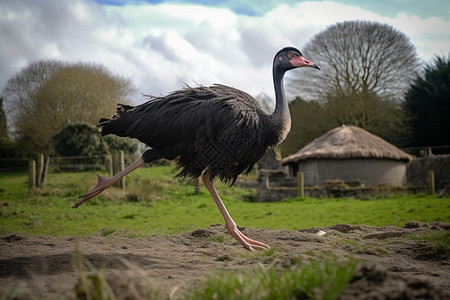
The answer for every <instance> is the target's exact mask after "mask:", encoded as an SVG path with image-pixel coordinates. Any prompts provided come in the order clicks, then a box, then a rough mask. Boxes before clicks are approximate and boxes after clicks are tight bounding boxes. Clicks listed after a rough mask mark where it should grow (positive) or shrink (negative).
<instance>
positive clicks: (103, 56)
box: [0, 0, 450, 97]
mask: <svg viewBox="0 0 450 300" xmlns="http://www.w3.org/2000/svg"><path fill="white" fill-rule="evenodd" d="M351 19H364V20H374V21H379V22H384V23H389V24H392V25H393V26H395V27H396V28H398V29H399V30H400V31H402V32H404V33H406V34H407V35H408V36H410V38H411V41H412V42H413V43H414V44H415V45H416V46H417V47H418V51H419V54H420V55H421V56H422V57H423V58H425V59H427V60H428V59H430V58H431V57H432V55H433V53H438V54H440V53H441V52H443V53H444V54H446V53H447V52H448V51H449V49H450V44H449V43H450V42H449V41H450V36H449V32H450V23H449V22H448V21H444V20H442V19H439V18H429V19H425V20H424V19H420V18H418V17H417V16H408V15H406V14H401V13H399V14H398V15H397V16H396V17H395V18H387V17H382V16H379V15H377V14H375V13H372V12H370V11H367V10H363V9H361V8H359V7H353V6H348V5H344V4H339V3H334V2H331V1H327V2H317V1H309V2H300V3H296V4H291V5H288V4H281V5H279V6H277V7H275V8H273V9H272V10H270V11H268V12H267V13H266V14H264V15H260V16H244V15H237V14H235V13H233V12H232V11H231V10H228V9H225V8H213V7H206V6H199V5H174V4H158V5H152V4H140V5H125V6H100V5H98V4H96V3H95V2H90V1H88V0H77V1H52V0H35V1H32V2H30V1H25V0H15V1H6V2H5V1H2V2H0V40H1V41H2V42H1V44H0V88H1V87H2V86H3V85H4V83H5V82H6V80H7V79H8V78H9V77H11V76H12V75H13V74H14V73H16V72H17V71H19V70H20V68H23V67H25V66H26V65H27V64H29V63H30V62H32V61H35V60H37V59H43V58H50V57H57V58H60V59H63V60H66V61H80V60H81V61H90V62H95V63H101V64H103V65H105V66H106V67H108V68H109V69H110V70H111V71H113V72H114V73H116V74H119V75H122V76H125V77H129V78H131V79H132V80H133V81H134V83H135V85H136V86H137V88H138V90H139V91H140V92H143V93H152V94H155V95H159V94H166V93H168V92H170V91H172V90H174V89H177V88H180V87H181V85H182V83H183V82H186V83H188V84H191V85H195V82H197V83H199V84H203V85H210V84H212V83H223V84H228V85H231V86H235V87H237V88H240V89H243V90H245V91H247V92H249V93H251V94H252V95H257V94H259V93H260V92H261V91H264V92H265V93H266V94H268V95H269V96H271V97H273V91H272V78H271V64H272V59H273V55H274V54H275V52H276V51H278V50H279V49H280V48H282V47H284V46H297V47H298V48H299V49H300V50H301V49H302V47H303V46H304V45H305V44H306V43H307V42H308V41H309V40H310V39H311V38H312V37H313V36H314V34H316V33H318V32H319V31H321V30H324V29H325V28H326V27H327V26H328V25H333V24H334V23H336V22H338V21H344V20H351ZM304 54H305V57H308V54H307V53H304ZM318 63H320V62H318Z"/></svg>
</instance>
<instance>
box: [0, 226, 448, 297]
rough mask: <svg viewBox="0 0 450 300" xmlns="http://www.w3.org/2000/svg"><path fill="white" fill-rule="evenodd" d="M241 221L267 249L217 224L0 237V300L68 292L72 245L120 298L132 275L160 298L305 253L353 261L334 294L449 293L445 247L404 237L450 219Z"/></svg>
mask: <svg viewBox="0 0 450 300" xmlns="http://www.w3.org/2000/svg"><path fill="white" fill-rule="evenodd" d="M240 229H241V230H242V231H243V232H244V233H245V234H246V235H247V236H249V237H251V238H254V239H256V240H259V241H262V242H264V243H266V244H269V245H270V246H271V247H272V248H274V252H273V253H272V254H271V255H265V254H264V252H261V251H257V252H254V253H253V252H249V251H247V250H245V249H244V248H243V247H242V246H241V245H240V244H238V242H236V241H235V240H234V239H232V238H231V237H230V236H229V235H228V234H227V233H226V231H225V228H224V226H223V225H221V224H216V225H211V226H210V227H208V228H205V229H197V230H194V231H191V232H186V233H183V234H176V235H167V236H151V237H148V238H137V237H131V238H130V237H126V233H125V232H115V233H113V234H109V235H106V236H101V235H102V233H99V234H98V235H95V236H87V237H49V236H26V235H19V234H12V235H7V236H5V235H4V236H0V292H1V293H0V298H1V299H4V298H7V297H10V298H14V297H15V298H14V299H20V298H30V297H29V296H30V295H32V296H33V297H36V296H37V297H39V298H43V299H49V298H54V299H60V298H62V297H64V296H65V297H67V298H73V297H74V295H75V287H76V285H77V282H78V280H79V274H78V271H77V270H76V269H77V268H74V265H73V259H74V253H75V250H76V249H79V250H80V251H81V253H82V254H83V255H84V261H85V265H87V268H91V269H95V270H103V271H104V273H105V274H106V275H105V276H107V278H108V283H109V285H110V286H111V288H112V289H113V292H114V293H115V295H116V296H117V298H118V299H131V298H133V297H131V296H130V295H132V294H133V293H134V295H135V296H136V295H138V294H139V289H138V288H137V289H136V287H135V285H134V284H133V283H132V281H135V280H140V279H142V278H144V277H145V278H146V279H149V280H150V281H151V283H152V285H153V286H154V287H155V288H156V289H158V290H159V291H160V293H162V296H163V299H164V298H166V299H167V298H169V297H170V298H171V299H182V298H183V297H184V296H185V294H186V292H187V291H188V290H190V289H192V288H195V287H197V286H198V285H199V283H201V282H203V281H204V280H205V279H206V278H207V276H209V275H212V274H215V273H217V272H218V271H222V270H225V271H236V270H242V271H246V270H251V269H254V268H256V267H257V266H258V265H261V264H262V265H265V266H269V265H270V266H275V267H279V268H283V267H289V266H292V265H293V264H295V263H299V262H300V263H308V261H309V259H310V258H313V259H318V260H320V259H324V258H330V259H343V258H345V257H354V258H357V259H358V261H360V262H359V264H358V267H357V271H356V274H355V276H354V279H353V280H352V282H351V283H350V284H349V285H348V287H347V288H346V290H345V291H344V293H343V295H341V299H450V259H449V256H448V252H445V251H438V250H436V249H435V247H433V245H431V244H430V243H428V242H425V241H414V240H412V239H411V238H408V236H409V235H411V234H420V233H422V232H433V231H448V230H450V224H443V223H430V224H421V223H417V222H411V223H408V224H406V225H405V226H404V227H403V228H397V227H392V226H385V227H370V226H359V225H347V224H338V225H334V226H331V227H326V228H310V229H303V230H299V231H288V230H268V229H254V228H240ZM319 231H324V232H325V233H326V234H325V235H320V234H318V232H319ZM103 234H106V233H103ZM5 296H6V297H5Z"/></svg>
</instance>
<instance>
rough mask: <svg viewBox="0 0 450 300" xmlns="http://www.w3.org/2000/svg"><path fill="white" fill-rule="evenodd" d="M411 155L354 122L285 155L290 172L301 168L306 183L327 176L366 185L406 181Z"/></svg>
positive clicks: (318, 182) (316, 182)
mask: <svg viewBox="0 0 450 300" xmlns="http://www.w3.org/2000/svg"><path fill="white" fill-rule="evenodd" d="M411 159H412V158H411V156H410V155H409V154H407V153H405V152H403V151H401V150H400V149H398V148H397V147H395V146H394V145H392V144H389V143H388V142H386V141H385V140H383V139H381V138H380V137H378V136H375V135H373V134H371V133H369V132H367V131H365V130H364V129H361V128H359V127H355V126H342V127H338V128H335V129H333V130H330V131H329V132H327V133H325V134H324V135H323V136H321V137H319V138H317V139H315V140H314V141H312V142H311V143H309V144H308V145H306V146H305V147H303V148H302V149H300V150H299V151H298V152H296V153H294V154H292V155H290V156H288V157H286V158H284V159H283V160H282V161H281V164H282V165H287V166H289V174H290V175H291V176H295V175H296V174H297V172H298V171H299V172H303V173H304V178H305V185H306V186H319V185H323V184H324V183H325V182H326V181H328V180H336V179H338V180H343V181H344V182H354V181H359V182H361V183H362V184H364V185H365V186H375V185H378V184H388V185H393V186H402V185H405V182H406V163H408V162H409V161H411Z"/></svg>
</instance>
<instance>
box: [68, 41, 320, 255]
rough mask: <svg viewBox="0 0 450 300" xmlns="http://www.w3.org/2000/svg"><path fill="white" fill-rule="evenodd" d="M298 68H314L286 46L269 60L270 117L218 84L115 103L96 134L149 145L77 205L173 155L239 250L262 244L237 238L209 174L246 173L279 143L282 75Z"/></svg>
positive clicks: (226, 178) (283, 122)
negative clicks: (197, 181) (195, 182)
mask: <svg viewBox="0 0 450 300" xmlns="http://www.w3.org/2000/svg"><path fill="white" fill-rule="evenodd" d="M298 67H312V68H316V69H319V70H320V67H319V66H318V65H317V64H315V63H312V62H310V61H307V60H306V59H304V58H303V57H302V54H301V53H300V51H299V50H297V49H295V48H292V47H286V48H284V49H282V50H280V51H279V52H278V53H277V54H276V55H275V58H274V60H273V82H274V86H275V96H276V106H275V110H274V112H273V113H272V114H271V115H268V114H266V113H264V112H263V110H262V109H261V107H260V105H259V104H258V102H257V101H256V100H255V99H254V98H253V97H251V96H250V95H248V94H247V93H245V92H243V91H240V90H238V89H235V88H232V87H228V86H225V85H219V84H215V85H212V86H210V87H204V86H198V87H195V88H191V87H185V88H183V89H181V90H177V91H174V92H172V93H170V94H168V95H167V96H163V97H153V96H148V97H149V100H148V101H147V102H146V103H143V104H141V105H138V106H129V105H123V104H118V108H117V113H116V115H115V116H114V117H113V118H112V119H111V120H110V119H105V118H102V119H100V121H99V124H98V126H99V127H101V133H102V135H108V134H115V135H117V136H121V137H131V138H136V139H138V140H139V141H141V142H142V143H144V144H146V145H147V146H149V147H150V148H149V149H148V150H146V151H145V152H144V153H143V154H142V156H141V158H139V159H138V160H137V161H136V162H134V163H133V164H131V165H130V166H128V167H127V168H126V169H124V170H123V171H121V172H119V173H118V174H116V175H114V176H112V177H111V178H106V177H103V176H100V175H97V179H98V182H97V185H96V186H95V187H94V188H93V189H92V190H90V191H89V192H87V193H86V194H84V195H82V196H80V198H82V200H81V201H79V202H78V203H76V204H75V205H74V206H73V208H77V207H79V206H80V205H82V204H83V203H84V202H86V201H87V200H89V199H92V198H93V197H95V196H97V195H98V194H100V193H101V192H102V191H104V190H105V189H107V188H109V187H110V186H111V185H113V184H114V183H115V182H117V181H118V180H119V179H121V178H122V177H124V176H126V175H127V174H129V173H130V172H132V171H133V170H135V169H137V168H139V167H141V166H143V165H144V164H146V163H149V162H152V161H154V160H157V159H160V158H165V159H168V160H175V161H176V162H177V164H178V167H179V169H180V172H179V173H178V175H177V176H182V177H186V176H187V177H192V178H197V177H199V176H201V177H202V181H203V183H204V185H205V187H206V189H207V190H208V191H209V193H210V194H211V196H212V198H213V199H214V202H215V203H216V205H217V207H218V208H219V210H220V212H221V214H222V216H223V218H224V220H225V227H226V229H227V230H228V232H229V233H230V234H231V235H232V236H233V237H234V238H235V239H236V240H238V241H239V242H240V243H241V244H242V245H243V246H244V247H245V248H246V249H248V250H250V251H253V250H254V248H256V249H270V247H269V246H268V245H266V244H264V243H261V242H258V241H255V240H252V239H250V238H248V237H247V236H245V235H244V234H243V233H242V232H241V231H239V229H238V228H237V226H236V223H235V222H234V221H233V219H232V218H231V216H230V214H229V213H228V211H227V209H226V208H225V206H224V204H223V202H222V200H221V199H220V196H219V195H218V193H217V191H216V189H215V187H214V183H213V179H214V178H215V177H218V178H220V180H221V181H222V182H224V183H229V184H230V186H232V185H233V183H234V182H235V180H236V178H237V177H238V175H239V174H241V173H246V174H248V173H249V172H250V171H251V170H252V168H253V166H254V165H255V164H256V163H257V162H258V161H259V160H260V158H261V157H262V156H263V155H264V153H265V152H266V150H267V149H268V148H271V147H275V146H277V145H278V144H280V143H281V142H282V141H283V140H284V139H285V138H286V136H287V134H288V132H289V130H290V128H291V116H290V113H289V108H288V103H287V100H286V99H285V95H284V88H283V76H284V74H285V72H286V71H288V70H291V69H294V68H298Z"/></svg>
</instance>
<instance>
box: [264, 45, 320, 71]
mask: <svg viewBox="0 0 450 300" xmlns="http://www.w3.org/2000/svg"><path fill="white" fill-rule="evenodd" d="M273 64H274V68H276V69H278V70H280V71H283V72H286V71H288V70H291V69H294V68H299V67H311V68H315V69H318V70H320V67H319V65H317V64H315V63H313V62H310V61H308V60H306V59H304V58H303V57H302V53H301V52H300V51H299V50H298V49H296V48H293V47H286V48H283V49H281V50H280V51H278V53H277V54H276V55H275V58H274V61H273Z"/></svg>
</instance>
